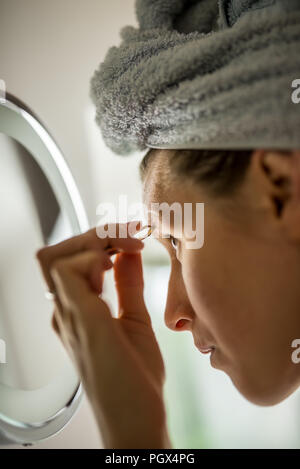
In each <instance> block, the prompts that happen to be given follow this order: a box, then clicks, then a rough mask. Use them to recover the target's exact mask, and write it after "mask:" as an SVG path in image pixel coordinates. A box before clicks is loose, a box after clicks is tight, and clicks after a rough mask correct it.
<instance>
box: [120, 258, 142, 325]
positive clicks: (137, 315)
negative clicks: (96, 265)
mask: <svg viewBox="0 0 300 469" xmlns="http://www.w3.org/2000/svg"><path fill="white" fill-rule="evenodd" d="M114 277H115V284H116V288H117V293H118V301H119V317H126V318H131V319H134V320H138V321H142V322H144V323H146V324H151V318H150V316H149V313H148V311H147V308H146V305H145V301H144V292H143V291H144V279H143V267H142V256H141V254H140V253H132V254H128V253H120V254H118V255H117V256H116V259H115V262H114Z"/></svg>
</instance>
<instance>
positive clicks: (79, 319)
mask: <svg viewBox="0 0 300 469" xmlns="http://www.w3.org/2000/svg"><path fill="white" fill-rule="evenodd" d="M108 243H110V244H111V245H112V246H113V247H114V248H116V249H117V250H118V251H119V253H118V254H117V255H116V258H115V261H114V264H113V263H112V262H111V260H110V257H109V255H108V254H107V252H105V251H104V249H105V247H106V246H107V245H108ZM142 248H143V243H142V241H139V240H137V239H134V238H130V237H128V238H124V239H121V238H115V239H108V238H106V239H100V238H98V237H97V234H96V229H92V230H89V231H88V232H86V233H84V234H82V235H79V236H76V237H74V238H71V239H68V240H66V241H63V242H62V243H59V244H57V245H54V246H50V247H45V248H42V249H41V250H39V251H38V252H37V258H38V261H39V263H40V266H41V269H42V272H43V275H44V278H45V280H46V282H47V284H48V287H49V289H50V291H55V292H56V295H57V300H56V308H55V311H54V315H53V322H52V323H53V327H54V329H55V331H56V332H57V334H58V335H59V337H60V338H61V340H62V342H63V344H64V346H65V347H66V349H67V351H68V353H69V355H70V357H71V358H72V360H73V361H74V364H75V365H76V366H77V369H78V371H79V374H80V376H81V378H82V381H83V385H84V387H85V390H86V393H87V396H88V398H89V400H90V402H91V405H92V407H93V410H94V412H95V416H96V420H97V422H98V425H99V430H100V432H101V435H102V440H103V443H104V446H105V447H106V448H170V447H171V444H170V440H169V437H168V433H167V428H166V415H165V408H164V403H163V384H164V380H165V369H164V363H163V360H162V356H161V353H160V350H159V346H158V343H157V341H156V338H155V335H154V333H153V329H152V326H151V319H150V316H149V314H148V311H147V308H146V306H145V303H144V299H143V286H144V283H143V272H142V262H141V253H140V251H141V249H142ZM112 267H113V268H114V275H115V282H116V288H117V292H118V299H119V314H118V317H117V318H114V317H112V314H111V311H110V309H109V307H108V305H107V304H106V303H105V302H104V301H103V300H102V299H101V297H100V298H99V294H101V291H102V285H103V276H104V273H105V271H106V270H108V269H110V268H112Z"/></svg>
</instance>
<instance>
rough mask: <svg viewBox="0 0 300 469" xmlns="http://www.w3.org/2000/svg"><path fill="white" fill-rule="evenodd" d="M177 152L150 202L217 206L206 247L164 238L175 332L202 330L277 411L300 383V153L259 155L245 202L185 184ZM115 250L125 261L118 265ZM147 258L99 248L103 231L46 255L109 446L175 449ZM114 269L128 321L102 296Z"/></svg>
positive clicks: (216, 359)
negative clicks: (299, 355)
mask: <svg viewBox="0 0 300 469" xmlns="http://www.w3.org/2000/svg"><path fill="white" fill-rule="evenodd" d="M166 152H167V150H166V151H165V150H164V151H161V154H160V155H159V157H158V158H156V159H155V161H154V162H153V164H151V165H150V168H149V170H148V172H147V175H146V179H145V181H144V200H145V202H146V204H151V202H153V201H157V202H163V201H164V202H169V203H172V202H174V201H177V202H179V203H185V202H189V201H190V202H192V203H196V202H204V203H205V243H204V246H203V247H202V248H201V249H196V250H195V249H193V250H191V249H186V247H185V246H186V245H185V239H184V238H182V239H178V240H176V239H175V240H173V239H172V238H165V239H160V242H162V243H163V245H164V246H165V247H166V249H167V250H168V252H169V254H170V260H171V276H170V282H169V290H168V299H167V304H166V309H165V322H166V325H167V326H168V327H169V328H171V329H172V330H173V331H189V332H191V333H192V335H193V338H194V341H195V345H203V343H205V344H208V345H213V346H214V347H215V350H214V352H213V355H212V357H211V361H212V366H213V367H215V368H217V369H220V370H223V371H224V372H225V373H227V374H228V375H229V376H230V378H231V379H232V381H233V383H234V385H235V386H236V387H237V389H239V391H240V392H241V393H242V394H243V395H244V396H245V397H246V398H247V399H248V400H250V401H251V402H254V403H256V404H259V405H273V404H276V403H278V402H280V401H282V400H283V399H285V398H286V397H287V396H288V395H290V394H291V393H292V392H293V391H295V390H296V389H297V388H298V387H299V385H300V364H298V365H297V364H295V363H293V362H292V360H291V354H292V351H293V350H292V348H291V342H292V340H293V339H295V338H299V337H300V314H299V308H300V289H299V286H298V283H299V278H300V277H299V276H300V152H292V153H291V154H290V155H289V156H290V157H289V158H283V155H282V154H281V153H280V152H272V151H262V150H258V151H255V152H254V153H253V158H252V162H251V167H250V169H249V171H248V174H247V177H246V180H245V182H244V183H243V184H242V187H241V188H240V190H239V193H238V194H237V195H236V196H235V198H234V199H230V198H224V199H223V198H221V199H218V200H215V199H214V198H212V197H211V196H209V195H208V192H207V190H206V189H205V188H204V187H199V186H196V185H194V184H191V182H190V181H187V180H184V179H183V178H179V179H178V178H177V179H176V177H174V175H173V174H172V171H171V170H170V168H169V167H168V158H167V153H166ZM276 181H277V182H276ZM278 181H281V183H280V184H278ZM274 197H276V198H277V199H278V200H280V201H281V205H282V208H281V210H280V213H278V210H277V208H276V206H277V207H278V201H277V205H276V203H275V202H274ZM163 229H164V227H162V230H163ZM169 234H170V235H171V236H174V233H169ZM108 243H110V244H111V245H113V246H114V247H115V248H116V249H117V250H118V252H119V253H118V254H117V256H116V258H115V261H114V263H112V262H111V260H110V257H109V255H108V254H107V252H106V251H105V248H106V247H107V244H108ZM142 248H143V243H142V242H141V241H139V240H136V239H133V238H130V237H128V238H125V239H121V238H116V239H105V240H102V239H99V238H98V237H97V235H96V230H95V229H92V230H89V231H88V232H87V233H84V234H82V235H79V236H76V237H74V238H71V239H68V240H66V241H63V242H62V243H59V244H57V245H54V246H50V247H45V248H42V249H41V250H39V251H38V253H37V259H38V261H39V263H40V266H41V269H42V272H43V275H44V278H45V280H46V282H47V284H48V287H49V289H50V290H51V291H54V290H55V291H56V294H57V300H56V307H55V311H54V315H53V327H54V329H55V331H56V332H57V334H58V335H59V337H60V338H61V340H62V342H63V344H64V346H65V347H66V349H67V351H68V353H69V354H70V356H71V358H72V359H73V361H74V363H75V365H76V366H77V369H78V371H79V374H80V376H81V378H82V380H83V384H84V387H85V390H86V393H87V396H88V398H89V400H90V402H91V405H92V407H93V409H94V412H95V416H96V419H97V422H98V425H99V429H100V431H101V434H102V438H103V442H104V446H105V447H106V448H170V447H171V443H170V439H169V436H168V431H167V426H166V411H165V406H164V401H163V386H164V381H165V369H164V364H163V360H162V356H161V353H160V350H159V346H158V343H157V341H156V338H155V335H154V333H153V329H152V326H151V318H150V316H149V314H148V311H147V308H146V306H145V303H144V299H143V286H144V282H143V273H142V262H141V253H140V251H141V249H142ZM110 268H113V269H114V275H115V281H116V289H117V292H118V299H119V314H118V317H117V318H113V317H112V314H111V311H110V309H109V307H108V305H107V304H106V303H105V302H104V301H103V300H102V299H101V296H100V297H99V294H100V295H101V291H102V284H103V276H104V275H105V271H106V270H108V269H110ZM179 325H180V327H178V326H179ZM108 357H109V360H108Z"/></svg>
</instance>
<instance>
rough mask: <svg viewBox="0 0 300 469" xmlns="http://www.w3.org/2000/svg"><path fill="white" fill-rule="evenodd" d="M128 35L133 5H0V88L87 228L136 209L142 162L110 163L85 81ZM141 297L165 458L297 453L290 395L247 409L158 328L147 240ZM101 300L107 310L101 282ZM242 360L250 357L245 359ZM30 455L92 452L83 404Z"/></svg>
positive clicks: (184, 342)
mask: <svg viewBox="0 0 300 469" xmlns="http://www.w3.org/2000/svg"><path fill="white" fill-rule="evenodd" d="M127 24H131V25H136V18H135V13H134V0H111V1H110V2H107V1H104V0H102V1H101V0H51V1H50V0H0V79H2V80H4V81H5V83H6V88H7V91H9V92H10V93H12V94H13V95H15V96H16V97H18V98H20V99H21V100H22V101H24V102H25V103H26V104H27V105H28V106H29V107H30V108H31V109H32V110H33V111H34V112H35V113H36V114H37V115H38V116H39V117H40V119H41V120H42V122H43V123H44V124H45V125H46V127H47V128H48V130H49V131H50V133H51V134H52V135H53V137H54V139H55V140H56V142H57V143H58V145H59V146H60V148H61V150H62V152H63V154H64V156H65V159H66V161H67V163H68V165H69V167H70V168H71V171H72V173H73V176H74V178H75V180H76V182H77V185H78V188H79V191H80V193H81V196H82V199H83V203H84V206H85V208H86V211H87V215H88V219H89V223H90V225H91V226H93V225H95V224H96V223H97V221H98V219H99V217H97V214H96V208H97V205H98V204H99V203H102V202H112V203H117V201H118V196H119V195H120V194H127V195H128V200H129V202H140V201H141V186H140V182H139V178H138V163H139V161H140V160H141V158H142V156H143V154H135V155H132V156H130V157H125V158H122V157H118V156H116V155H114V154H112V153H111V152H110V151H109V150H108V149H107V148H106V147H105V145H104V143H103V141H102V138H101V135H100V132H99V130H98V129H97V127H96V125H95V123H94V108H93V105H92V104H91V102H90V99H89V80H90V78H91V76H92V74H93V72H94V70H95V69H96V68H97V67H98V64H99V63H100V62H101V61H102V60H103V59H104V56H105V54H106V52H107V50H108V48H109V47H111V46H113V45H118V44H119V42H120V38H119V30H120V29H121V27H122V26H124V25H127ZM143 256H144V274H145V285H146V286H145V296H146V303H147V305H148V307H149V311H150V314H151V316H152V319H153V324H154V328H155V331H156V333H157V336H158V340H159V343H160V346H161V349H162V353H163V356H164V358H165V363H166V369H167V383H166V387H165V398H166V405H167V411H168V420H169V430H170V435H171V440H172V443H173V446H174V447H175V448H297V447H300V443H299V442H300V419H299V415H300V390H298V392H296V393H295V394H294V395H293V396H291V397H290V398H289V399H287V400H285V401H284V402H283V403H281V404H280V405H277V406H275V407H269V408H261V407H258V406H255V405H253V404H250V403H249V402H247V401H246V400H245V399H244V398H243V397H242V396H241V395H240V394H239V393H238V391H237V390H236V389H235V388H234V387H233V385H232V383H231V381H230V379H229V378H228V377H227V376H226V375H225V374H224V373H223V372H222V371H219V370H216V369H213V368H211V367H210V362H209V356H204V355H201V354H200V353H199V352H198V351H197V350H196V349H195V348H194V346H193V341H192V338H191V336H190V335H189V333H187V332H181V333H178V334H177V333H174V332H171V331H170V330H168V329H167V328H166V326H165V324H164V320H163V312H164V304H165V299H166V292H167V284H168V275H169V264H168V259H167V256H166V253H165V252H164V251H163V249H162V248H160V247H159V246H158V243H156V242H155V240H151V239H149V240H147V242H146V247H145V250H144V253H143ZM106 296H107V298H108V299H109V301H110V303H111V305H112V308H116V297H115V292H114V290H113V281H112V278H111V275H110V274H108V278H107V281H106ZM249 353H251V350H249ZM34 448H101V439H100V437H99V434H98V430H97V427H96V424H95V421H94V418H93V414H92V411H91V409H90V407H89V404H88V402H87V401H86V400H84V401H83V404H82V405H81V407H80V410H79V411H78V412H77V413H76V415H75V417H74V418H73V419H72V421H71V422H70V423H69V424H68V426H67V427H66V428H65V429H64V430H63V431H62V432H61V433H60V434H58V435H57V436H55V437H53V438H51V439H49V440H47V441H45V442H43V443H41V444H38V445H36V446H34Z"/></svg>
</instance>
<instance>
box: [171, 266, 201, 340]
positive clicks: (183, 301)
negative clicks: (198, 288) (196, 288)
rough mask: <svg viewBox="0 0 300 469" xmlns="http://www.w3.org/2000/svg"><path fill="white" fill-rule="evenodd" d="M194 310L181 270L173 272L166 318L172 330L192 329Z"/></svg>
mask: <svg viewBox="0 0 300 469" xmlns="http://www.w3.org/2000/svg"><path fill="white" fill-rule="evenodd" d="M193 318H194V312H193V309H192V307H191V304H190V302H189V299H188V296H187V293H186V290H185V286H184V283H183V280H182V277H181V274H179V272H177V273H176V271H175V272H171V275H170V279H169V287H168V296H167V302H166V307H165V314H164V320H165V324H166V326H167V327H168V328H169V329H171V330H172V331H185V330H191V329H192V323H193Z"/></svg>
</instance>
